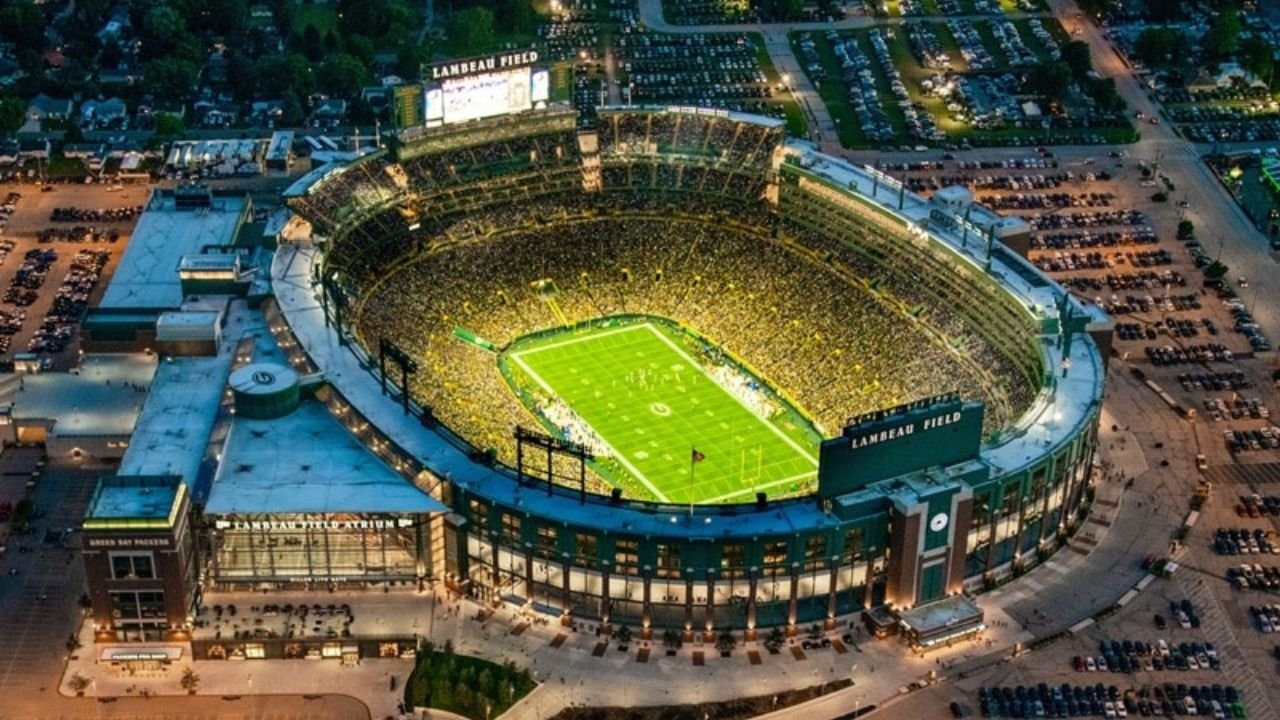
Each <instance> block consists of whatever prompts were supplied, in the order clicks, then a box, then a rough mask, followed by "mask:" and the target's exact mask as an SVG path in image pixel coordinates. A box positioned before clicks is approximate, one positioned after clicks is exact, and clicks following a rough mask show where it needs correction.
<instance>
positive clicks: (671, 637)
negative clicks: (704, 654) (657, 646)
mask: <svg viewBox="0 0 1280 720" xmlns="http://www.w3.org/2000/svg"><path fill="white" fill-rule="evenodd" d="M662 645H663V647H665V648H666V649H667V650H670V651H672V652H675V651H676V650H679V649H680V648H681V647H683V646H684V637H682V636H681V635H680V631H678V630H665V631H663V633H662Z"/></svg>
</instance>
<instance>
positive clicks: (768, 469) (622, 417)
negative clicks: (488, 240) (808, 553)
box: [507, 323, 818, 503]
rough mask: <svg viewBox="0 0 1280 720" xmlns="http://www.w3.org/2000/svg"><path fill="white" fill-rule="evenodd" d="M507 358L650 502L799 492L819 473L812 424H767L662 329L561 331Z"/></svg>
mask: <svg viewBox="0 0 1280 720" xmlns="http://www.w3.org/2000/svg"><path fill="white" fill-rule="evenodd" d="M507 358H508V359H509V361H510V362H511V363H513V364H514V365H515V367H517V368H519V370H520V371H521V372H522V373H523V374H524V375H526V376H527V377H528V379H529V380H530V381H531V382H532V383H534V384H536V385H537V386H539V387H541V388H542V390H543V391H544V392H546V393H547V394H549V395H554V396H558V397H559V398H561V399H562V400H564V401H565V403H566V404H568V406H569V407H570V408H571V409H572V410H573V412H574V413H575V414H576V415H577V416H578V417H579V418H581V420H582V421H583V422H585V423H586V424H587V425H590V426H591V428H592V429H593V430H594V431H595V432H596V433H597V434H598V435H599V436H600V437H601V439H603V441H604V443H605V444H607V445H608V447H609V449H610V451H611V452H610V454H611V455H612V456H613V458H615V459H616V460H617V462H618V464H620V465H621V466H622V467H623V468H625V471H626V474H628V475H630V476H631V478H633V479H634V480H635V481H636V483H638V484H639V486H641V487H643V488H645V489H646V490H647V491H648V493H649V494H650V495H651V496H652V499H656V500H659V501H662V502H671V503H689V502H695V503H726V502H745V501H749V500H752V499H754V497H755V492H756V491H765V492H768V493H769V494H770V495H771V496H774V497H777V496H779V495H782V494H792V493H794V492H795V491H796V489H798V488H800V487H807V486H810V485H812V483H813V482H814V479H815V477H816V475H817V468H818V460H817V435H816V434H815V433H814V432H813V431H812V430H811V429H810V428H808V427H801V426H800V424H799V423H795V422H787V421H784V422H779V423H776V424H775V422H771V421H769V420H766V419H764V418H762V417H761V416H760V415H758V414H757V413H755V412H753V411H752V410H751V409H749V408H748V407H747V406H746V405H745V404H743V403H742V402H741V401H739V400H738V399H737V398H736V397H734V396H733V395H732V394H730V393H729V392H728V391H727V390H725V389H724V388H722V387H721V386H720V385H719V384H718V383H717V382H716V381H715V380H713V379H712V378H711V377H710V376H708V375H707V374H705V373H704V371H703V370H702V368H701V366H700V365H699V363H698V362H697V361H696V360H694V359H693V358H692V357H690V355H689V352H688V351H687V350H686V348H684V347H683V346H682V345H681V344H680V343H679V342H678V341H677V340H676V339H673V338H672V337H671V336H670V334H669V332H668V331H667V330H666V329H664V328H660V327H658V326H656V325H654V324H651V323H641V324H636V325H625V326H614V327H609V328H605V329H597V330H590V331H578V332H575V333H573V334H569V333H566V334H563V335H557V336H554V337H553V338H550V339H548V340H546V341H545V342H543V341H535V342H534V343H531V344H528V345H525V346H523V347H521V346H519V345H518V346H517V347H515V348H513V349H512V350H511V351H510V352H509V354H508V356H507ZM784 416H785V414H784ZM571 439H572V438H571ZM695 448H696V449H697V450H698V452H700V453H701V454H702V455H703V456H704V459H703V460H702V461H701V462H698V463H693V462H691V460H692V454H693V450H694V449H695Z"/></svg>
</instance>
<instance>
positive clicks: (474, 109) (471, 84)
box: [426, 67, 547, 125]
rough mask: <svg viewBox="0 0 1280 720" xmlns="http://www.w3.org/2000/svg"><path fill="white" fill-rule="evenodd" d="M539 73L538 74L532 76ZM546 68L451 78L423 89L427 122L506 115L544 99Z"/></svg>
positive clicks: (522, 68) (518, 69)
mask: <svg viewBox="0 0 1280 720" xmlns="http://www.w3.org/2000/svg"><path fill="white" fill-rule="evenodd" d="M538 75H540V76H541V77H535V76H538ZM546 88H547V80H546V76H545V71H543V70H537V71H535V70H532V69H531V68H528V67H521V68H515V69H512V70H505V71H502V72H492V73H484V74H481V75H469V76H464V77H457V78H450V79H448V80H445V81H444V82H442V83H440V84H439V85H438V86H431V87H428V88H427V89H426V120H427V124H429V125H431V124H438V123H442V122H443V123H446V124H449V123H457V122H466V121H468V120H476V119H479V118H486V117H492V116H494V115H506V114H508V113H517V112H523V111H525V110H528V109H529V108H531V107H533V104H534V102H535V97H534V95H535V93H536V94H539V95H541V96H542V97H541V98H536V100H537V101H538V102H539V103H542V102H546V95H547V90H546Z"/></svg>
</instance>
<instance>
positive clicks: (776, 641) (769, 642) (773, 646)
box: [764, 627, 787, 652]
mask: <svg viewBox="0 0 1280 720" xmlns="http://www.w3.org/2000/svg"><path fill="white" fill-rule="evenodd" d="M786 641H787V636H786V634H785V633H783V632H782V628H777V627H776V628H773V629H772V630H770V631H769V634H768V635H766V636H765V638H764V647H765V649H766V650H768V651H769V652H777V651H778V650H779V649H780V648H781V647H782V644H783V643H785V642H786Z"/></svg>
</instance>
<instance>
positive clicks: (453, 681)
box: [405, 641, 534, 720]
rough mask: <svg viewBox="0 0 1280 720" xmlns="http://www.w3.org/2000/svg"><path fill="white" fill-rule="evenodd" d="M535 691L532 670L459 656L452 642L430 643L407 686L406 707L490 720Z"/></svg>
mask: <svg viewBox="0 0 1280 720" xmlns="http://www.w3.org/2000/svg"><path fill="white" fill-rule="evenodd" d="M533 688H534V682H533V678H532V677H530V676H529V671H528V670H523V669H517V668H516V666H515V664H514V663H512V662H510V661H508V662H507V663H505V664H503V665H497V664H494V663H491V662H488V661H486V660H480V659H478V658H473V657H468V656H465V655H457V654H455V653H454V651H453V644H452V643H451V642H448V641H446V642H445V644H444V646H443V647H441V648H436V647H435V646H434V645H433V644H431V643H427V644H426V646H425V647H424V648H423V649H422V651H421V652H420V653H419V654H418V661H417V665H416V666H415V667H414V669H413V674H412V675H411V676H410V677H409V682H408V683H407V684H406V685H405V704H406V705H407V706H409V707H432V708H438V709H440V710H447V711H449V712H453V713H457V714H459V715H464V716H466V717H469V718H472V720H488V719H489V718H491V717H498V716H499V715H501V714H502V713H504V712H506V710H507V708H510V707H511V706H512V705H514V704H515V703H516V701H517V700H519V699H520V698H522V697H524V696H525V695H527V694H528V693H529V692H530V691H532V690H533Z"/></svg>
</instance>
